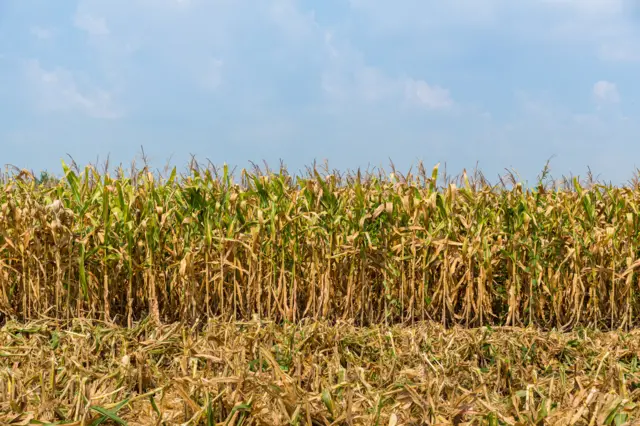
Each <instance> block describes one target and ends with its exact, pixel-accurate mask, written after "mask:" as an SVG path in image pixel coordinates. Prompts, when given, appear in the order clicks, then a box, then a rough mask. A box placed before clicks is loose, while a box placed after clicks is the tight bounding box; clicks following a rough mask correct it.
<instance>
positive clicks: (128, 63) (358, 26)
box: [0, 0, 640, 184]
mask: <svg viewBox="0 0 640 426" xmlns="http://www.w3.org/2000/svg"><path fill="white" fill-rule="evenodd" d="M639 75H640V0H575V1H574V0H519V1H513V0H448V1H435V0H397V1H395V2H389V1H382V0H322V1H311V0H297V1H296V0H262V1H256V0H252V1H248V0H109V1H107V0H56V1H51V0H0V147H2V150H1V151H0V163H2V165H5V164H11V165H15V166H17V167H20V168H26V169H30V170H33V171H36V172H37V171H42V170H48V171H49V172H53V173H59V172H60V171H61V163H60V161H61V160H65V161H67V162H68V161H69V156H70V157H72V158H73V159H74V160H75V161H76V163H78V164H79V165H85V164H87V163H89V162H92V163H95V162H103V161H104V160H105V159H106V158H107V157H109V159H110V161H111V164H112V165H113V164H119V163H123V164H125V165H128V164H129V163H130V162H131V160H133V159H136V158H138V159H139V158H140V153H141V147H143V148H144V152H145V154H146V156H147V158H148V160H149V161H150V163H151V164H152V165H153V166H156V167H158V168H161V167H163V166H164V165H165V164H171V165H176V166H178V168H181V167H186V164H187V162H188V160H189V159H190V158H191V155H194V156H195V158H196V159H197V160H199V161H201V162H206V161H211V162H212V163H213V164H216V165H220V164H223V163H228V164H230V165H232V166H238V167H240V168H242V167H250V161H253V162H262V161H266V162H267V164H269V165H270V166H272V167H276V168H277V167H278V165H279V163H280V161H281V160H282V161H283V162H284V164H285V165H286V166H287V167H288V169H289V170H291V171H292V172H295V171H297V170H302V169H304V168H305V167H306V166H308V165H311V164H312V162H313V161H316V162H318V163H320V164H322V163H324V162H325V161H328V164H329V166H330V167H331V168H336V169H340V170H343V171H346V170H354V169H356V168H362V169H366V168H367V167H380V166H381V167H384V168H385V170H386V169H388V166H389V162H390V161H393V163H394V164H395V165H396V167H397V168H398V170H400V171H408V170H409V168H410V167H412V166H413V167H414V168H415V166H417V164H418V162H420V161H421V162H423V163H424V165H425V166H426V167H427V168H428V169H430V168H431V167H433V166H434V165H435V164H436V163H441V167H444V165H445V164H446V167H447V171H448V172H449V173H451V174H457V173H460V172H461V171H462V169H464V168H466V169H467V170H472V169H474V168H475V167H476V166H477V167H478V168H479V169H480V170H482V171H483V173H484V174H485V175H486V176H487V178H489V180H495V179H493V178H494V177H497V175H498V174H502V173H504V172H505V169H510V170H515V171H516V172H517V173H518V174H519V176H521V178H522V179H523V180H524V181H531V180H535V178H536V176H537V175H538V174H539V173H540V171H541V170H542V168H543V167H544V164H545V162H546V161H547V160H548V159H550V158H551V163H550V164H551V173H552V174H553V176H554V177H560V176H562V175H565V176H568V175H581V176H584V175H585V173H586V171H587V168H590V169H591V170H592V172H593V173H594V175H595V176H596V177H598V178H600V179H602V180H605V181H611V182H613V183H616V184H617V183H624V182H625V181H627V180H628V179H630V178H632V177H633V175H634V173H635V172H636V170H637V168H638V167H640V138H639V136H640V124H639V123H640V120H639V119H640V105H639V104H638V102H636V100H638V99H639V96H640V85H639V84H637V81H638V76H639Z"/></svg>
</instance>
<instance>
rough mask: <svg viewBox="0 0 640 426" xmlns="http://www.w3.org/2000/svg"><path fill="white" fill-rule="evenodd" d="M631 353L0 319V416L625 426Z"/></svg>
mask: <svg viewBox="0 0 640 426" xmlns="http://www.w3.org/2000/svg"><path fill="white" fill-rule="evenodd" d="M639 354H640V332H636V331H634V332H629V333H626V332H598V331H584V330H580V331H573V332H568V333H560V332H555V331H548V332H543V331H537V330H534V329H532V328H512V327H498V328H493V329H492V328H487V327H482V328H476V329H467V328H461V327H454V328H450V329H447V328H444V327H443V326H442V325H439V324H435V323H427V322H425V323H416V324H413V325H405V326H401V325H397V326H369V327H355V326H353V325H351V324H348V323H338V324H329V323H325V322H315V323H312V322H309V323H307V324H298V325H293V324H287V325H277V324H275V323H273V322H269V321H249V322H227V321H217V320H212V321H209V322H208V323H206V324H203V325H200V326H191V327H187V326H185V325H182V324H179V323H175V324H167V325H162V326H156V325H154V324H153V323H152V321H143V322H141V323H139V324H134V326H133V327H132V328H124V327H118V326H114V325H109V324H106V323H102V322H99V321H88V320H80V319H73V320H71V321H56V320H41V321H33V322H28V323H16V322H9V323H7V324H6V325H4V326H3V327H2V329H1V330H0V423H1V424H12V425H28V424H42V423H37V422H45V423H47V422H50V423H54V422H61V421H70V422H72V423H70V424H74V425H81V424H84V425H91V424H98V423H97V422H100V421H101V420H102V421H103V422H105V423H103V424H129V425H155V424H166V425H173V424H192V425H200V424H201V425H240V424H242V425H332V424H335V425H338V424H342V425H376V424H377V425H383V426H386V425H472V424H473V425H476V424H477V425H480V424H489V425H528V424H532V425H533V424H535V425H538V424H540V425H541V424H545V425H569V424H574V425H588V424H597V425H623V424H625V425H630V424H634V423H632V421H633V420H634V419H639V418H640V417H639V416H640V406H639V405H638V403H639V402H640V361H639V360H638V355H639ZM109 422H110V423H109Z"/></svg>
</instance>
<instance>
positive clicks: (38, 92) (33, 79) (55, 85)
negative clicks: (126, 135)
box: [25, 60, 122, 119]
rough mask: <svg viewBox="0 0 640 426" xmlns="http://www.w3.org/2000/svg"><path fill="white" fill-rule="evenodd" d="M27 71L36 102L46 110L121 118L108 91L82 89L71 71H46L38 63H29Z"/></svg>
mask: <svg viewBox="0 0 640 426" xmlns="http://www.w3.org/2000/svg"><path fill="white" fill-rule="evenodd" d="M25 71H26V77H27V81H28V84H29V87H30V90H31V93H32V95H33V98H34V102H35V104H36V105H37V106H38V107H39V108H40V109H42V110H43V111H47V112H69V111H71V112H79V113H82V114H85V115H87V116H89V117H93V118H104V119H114V118H118V117H120V116H121V115H122V113H121V111H119V110H118V109H117V108H116V107H115V105H114V100H113V96H112V94H111V93H110V92H109V91H107V90H104V89H101V88H98V87H94V86H91V85H84V86H85V87H82V88H81V87H80V84H79V83H78V82H77V81H76V77H75V76H74V75H73V74H72V73H71V72H70V71H69V70H66V69H64V68H55V69H52V70H47V69H45V68H43V67H42V65H41V64H40V62H39V61H38V60H30V61H28V62H27V64H26V70H25Z"/></svg>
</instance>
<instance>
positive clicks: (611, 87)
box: [593, 80, 620, 104]
mask: <svg viewBox="0 0 640 426" xmlns="http://www.w3.org/2000/svg"><path fill="white" fill-rule="evenodd" d="M593 96H594V97H595V98H596V101H597V102H598V103H600V104H604V103H614V104H615V103H618V102H620V93H619V92H618V86H616V84H615V83H612V82H610V81H606V80H600V81H598V82H597V83H595V84H594V85H593Z"/></svg>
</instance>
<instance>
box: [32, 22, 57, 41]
mask: <svg viewBox="0 0 640 426" xmlns="http://www.w3.org/2000/svg"><path fill="white" fill-rule="evenodd" d="M29 32H30V33H31V35H33V36H34V37H36V38H38V39H40V40H48V39H50V38H53V36H54V31H53V30H51V29H49V28H44V27H39V26H37V25H34V26H32V27H31V28H30V29H29Z"/></svg>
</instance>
